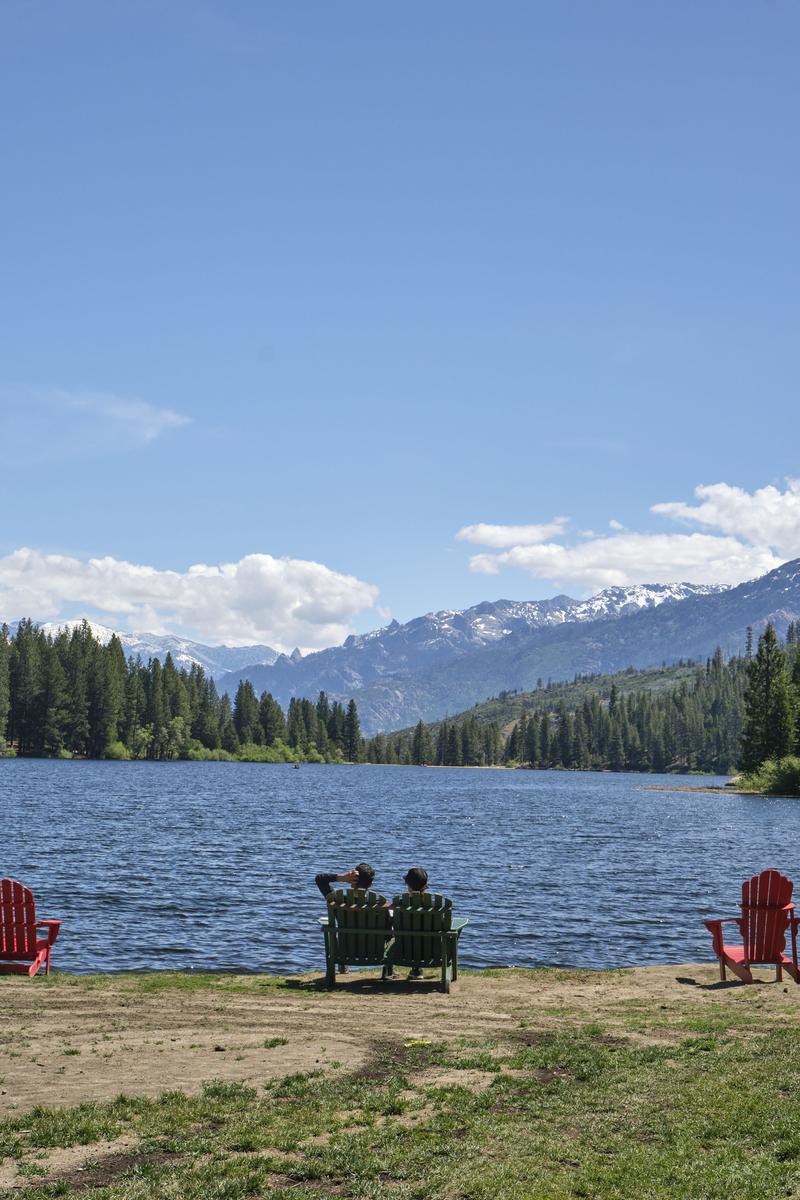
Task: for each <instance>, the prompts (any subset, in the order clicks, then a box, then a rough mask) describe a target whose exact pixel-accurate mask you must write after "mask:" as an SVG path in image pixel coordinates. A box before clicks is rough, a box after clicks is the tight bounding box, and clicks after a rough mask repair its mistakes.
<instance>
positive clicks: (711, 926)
mask: <svg viewBox="0 0 800 1200" xmlns="http://www.w3.org/2000/svg"><path fill="white" fill-rule="evenodd" d="M792 887H793V884H792V881H791V879H787V878H786V876H785V875H781V873H780V871H762V872H761V874H760V875H754V876H753V877H752V879H746V880H745V881H744V883H743V884H742V915H741V916H740V917H721V918H720V919H719V920H717V921H704V922H703V924H704V925H705V927H706V929H708V930H709V932H710V934H711V940H712V945H713V948H714V953H715V954H716V956H717V958H718V959H719V977H720V979H725V968H726V967H730V969H731V970H732V971H733V973H734V975H736V976H737V977H738V978H739V979H741V980H742V982H743V983H752V982H753V976H752V973H751V971H750V968H751V967H752V966H774V967H775V979H776V980H781V979H782V978H783V968H784V967H785V968H786V970H787V971H788V972H789V974H790V975H791V976H792V978H793V979H794V981H795V983H800V971H799V970H798V965H797V926H798V924H800V920H798V918H797V917H795V916H794V915H793V914H794V904H792ZM726 922H734V923H735V924H736V925H738V926H739V932H740V934H741V937H742V944H741V945H735V946H733V945H728V944H727V943H726V942H725V938H724V934H723V931H722V926H723V925H724V924H725V923H726ZM790 927H791V939H792V954H791V957H787V955H786V954H785V953H784V951H785V949H786V930H787V929H788V928H790Z"/></svg>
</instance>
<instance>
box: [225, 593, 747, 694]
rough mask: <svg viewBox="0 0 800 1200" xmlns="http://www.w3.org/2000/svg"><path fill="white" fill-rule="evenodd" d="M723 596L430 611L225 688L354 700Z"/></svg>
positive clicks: (243, 675)
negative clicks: (373, 687) (571, 633)
mask: <svg viewBox="0 0 800 1200" xmlns="http://www.w3.org/2000/svg"><path fill="white" fill-rule="evenodd" d="M720 591H724V588H722V587H715V586H706V585H699V584H692V583H676V584H649V585H639V586H636V587H615V588H607V589H606V590H605V591H602V592H599V593H598V594H597V595H596V596H593V597H592V598H591V599H590V600H573V599H572V598H571V597H570V596H555V597H553V599H551V600H497V601H494V602H490V601H484V602H483V603H482V604H476V605H474V606H473V607H472V608H467V609H445V610H442V611H441V612H435V613H426V614H425V616H422V617H415V618H414V619H413V620H412V621H407V622H406V623H405V624H403V625H401V624H400V623H399V622H398V621H392V623H391V624H390V625H387V626H385V627H384V628H383V629H376V630H373V631H372V632H370V633H364V634H353V635H351V636H350V637H348V638H347V639H346V641H345V642H344V643H343V645H341V646H333V647H330V648H329V649H327V650H319V651H317V652H316V653H314V654H307V655H305V656H304V657H298V656H296V655H292V657H291V658H290V657H288V656H286V655H280V656H279V657H278V658H277V659H276V660H275V662H274V663H273V664H272V665H271V666H255V665H252V666H251V665H248V666H247V667H246V668H244V669H239V670H236V671H233V672H231V674H229V675H225V676H223V677H222V678H220V680H219V681H218V682H219V686H220V688H221V689H223V690H225V691H228V692H229V693H231V694H233V693H235V691H236V689H237V687H238V685H239V682H240V681H241V680H242V679H249V680H250V682H251V683H252V684H253V686H254V688H255V689H256V691H257V692H262V691H269V692H271V693H272V695H273V696H274V697H275V698H276V700H278V701H279V703H281V704H283V705H286V704H287V703H288V701H289V700H290V699H291V697H292V696H316V694H317V693H318V692H319V691H321V690H324V691H327V692H330V693H331V694H332V695H334V696H338V697H343V698H346V697H349V696H351V695H353V693H354V692H356V691H358V690H359V689H361V688H363V687H367V686H369V685H370V684H372V683H375V682H376V681H379V680H385V681H386V684H387V687H390V688H391V687H396V688H398V689H400V690H402V687H403V684H402V683H401V682H399V679H400V677H401V676H402V677H403V679H405V678H407V677H409V676H412V675H416V674H417V673H419V672H424V671H437V670H442V669H444V668H445V667H447V666H448V665H449V664H450V663H452V662H453V661H454V660H457V659H460V658H462V657H464V656H468V655H471V654H473V653H474V652H477V651H480V650H482V649H484V648H487V647H490V646H493V645H499V644H501V643H504V642H505V641H508V640H510V641H512V642H515V641H517V640H519V639H521V638H524V637H526V636H529V635H531V634H532V633H534V632H535V631H537V630H540V629H548V628H554V627H559V626H563V625H570V624H574V623H585V622H593V621H598V620H602V619H605V620H610V619H613V618H616V617H621V616H624V615H627V614H628V613H632V612H640V611H642V610H646V609H654V608H657V607H659V606H660V605H663V604H668V603H669V604H673V603H678V602H680V601H683V600H686V599H687V598H690V597H693V596H698V595H700V596H704V595H708V594H710V593H714V592H720ZM395 677H397V680H396V679H395ZM512 686H513V685H512ZM482 698H483V697H481V699H482Z"/></svg>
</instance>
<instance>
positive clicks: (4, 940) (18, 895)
mask: <svg viewBox="0 0 800 1200" xmlns="http://www.w3.org/2000/svg"><path fill="white" fill-rule="evenodd" d="M0 957H2V958H7V959H23V960H25V959H33V958H35V957H36V905H35V904H34V901H33V893H32V892H31V890H30V888H26V887H24V886H23V885H22V884H21V883H20V882H19V880H17V879H0Z"/></svg>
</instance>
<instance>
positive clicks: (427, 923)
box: [386, 892, 468, 992]
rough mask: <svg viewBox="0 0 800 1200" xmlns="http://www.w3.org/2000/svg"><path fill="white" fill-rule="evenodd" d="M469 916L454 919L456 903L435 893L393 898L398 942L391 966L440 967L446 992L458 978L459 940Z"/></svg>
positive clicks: (393, 947) (389, 959)
mask: <svg viewBox="0 0 800 1200" xmlns="http://www.w3.org/2000/svg"><path fill="white" fill-rule="evenodd" d="M466 924H468V918H467V917H460V918H459V919H458V920H454V919H453V902H452V900H448V898H447V896H440V895H438V894H437V893H434V892H405V893H404V894H403V895H402V896H395V898H394V900H393V901H392V933H393V934H394V941H393V942H392V945H391V947H390V949H389V951H388V953H387V955H386V962H387V966H389V965H391V966H393V967H412V968H414V967H418V968H419V969H420V970H421V969H422V968H424V967H439V968H440V969H441V972H442V991H443V992H449V991H450V984H451V982H453V981H455V980H456V979H458V939H459V936H460V934H461V930H462V929H463V928H464V926H465V925H466Z"/></svg>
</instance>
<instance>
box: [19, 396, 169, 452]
mask: <svg viewBox="0 0 800 1200" xmlns="http://www.w3.org/2000/svg"><path fill="white" fill-rule="evenodd" d="M0 411H1V412H2V420H3V432H4V434H5V435H6V437H7V438H8V440H9V444H13V445H14V447H15V450H16V454H15V455H14V456H13V457H12V458H10V459H9V461H8V462H7V463H5V464H4V466H5V468H6V469H7V470H19V471H22V470H29V469H30V466H31V464H32V463H42V462H59V461H63V460H64V459H81V458H93V457H98V456H106V455H108V454H117V453H120V452H124V451H127V450H137V449H142V448H143V447H145V446H149V445H151V444H152V443H153V442H155V441H156V440H157V439H158V438H160V437H163V436H164V435H165V434H167V433H170V432H172V431H175V430H178V429H182V428H185V427H186V426H187V425H190V424H191V417H188V416H186V415H185V414H183V413H179V412H176V411H175V409H172V408H159V407H158V406H157V405H155V404H151V403H150V402H149V401H147V400H142V399H140V398H139V397H137V396H121V395H117V394H116V393H114V392H94V391H86V390H76V391H68V390H65V389H63V388H50V389H46V390H44V389H30V388H29V389H24V388H23V389H19V390H11V389H5V388H4V389H0Z"/></svg>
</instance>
